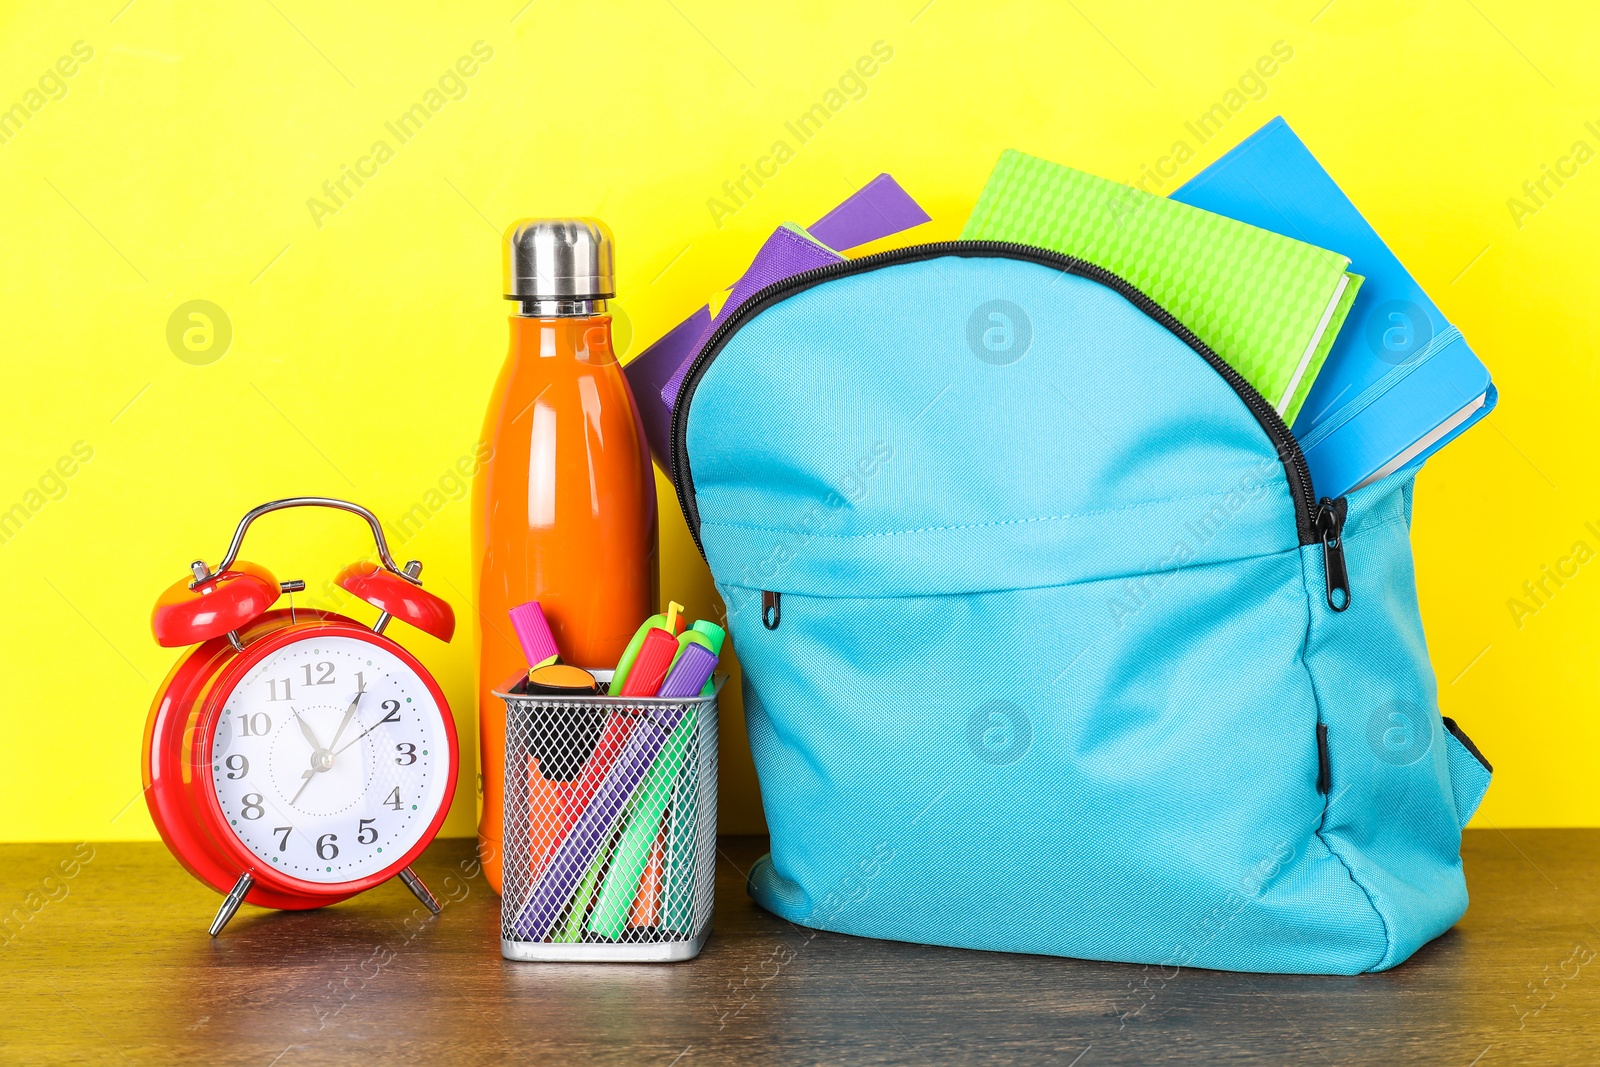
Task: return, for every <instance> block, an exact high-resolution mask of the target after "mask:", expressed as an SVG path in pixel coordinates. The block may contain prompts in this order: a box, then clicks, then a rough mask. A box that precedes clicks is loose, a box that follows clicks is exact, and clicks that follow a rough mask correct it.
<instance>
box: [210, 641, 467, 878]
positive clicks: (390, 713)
mask: <svg viewBox="0 0 1600 1067" xmlns="http://www.w3.org/2000/svg"><path fill="white" fill-rule="evenodd" d="M449 766H450V756H449V742H448V740H447V733H446V727H445V724H444V719H443V716H442V715H441V713H440V708H439V706H438V704H437V703H436V702H435V701H434V699H433V697H432V696H431V695H430V693H429V688H428V686H427V685H426V684H424V682H423V681H422V679H421V678H420V677H419V676H418V675H417V673H416V672H415V671H414V670H413V669H412V668H411V667H409V666H408V665H407V664H405V663H404V662H403V661H401V660H400V658H399V657H397V656H395V655H394V654H393V653H392V652H390V651H388V650H387V649H385V648H384V647H383V646H382V645H378V644H374V643H372V642H369V641H363V640H359V639H356V638H353V637H343V636H326V635H323V636H317V635H308V636H307V637H306V638H304V639H302V640H299V641H295V642H292V643H290V644H287V645H285V646H284V647H282V648H280V649H278V650H277V651H275V652H272V653H270V654H269V655H268V656H267V657H266V658H265V659H264V660H262V662H260V663H258V664H256V665H255V666H254V667H253V668H251V669H250V670H249V671H247V672H246V673H245V675H244V677H243V679H242V680H241V681H240V682H239V684H238V685H237V686H235V688H234V690H233V692H232V693H230V694H229V695H228V698H227V701H226V702H225V703H224V705H223V709H222V714H221V718H220V719H219V721H218V723H217V731H216V737H215V740H214V741H213V743H212V746H211V777H212V784H213V788H214V789H215V791H216V797H217V802H218V804H219V805H220V807H221V810H222V817H223V818H224V819H225V820H226V822H227V824H228V826H229V828H230V829H231V830H232V831H233V832H234V833H235V834H237V835H238V837H239V840H240V841H241V842H243V844H244V846H245V847H246V848H248V849H249V850H250V851H251V852H252V853H254V854H255V855H256V856H257V857H258V858H259V859H260V860H261V863H262V865H263V866H266V867H270V868H272V869H274V870H277V871H281V872H283V873H284V874H285V875H287V876H289V877H292V878H299V879H302V880H304V881H308V882H349V881H353V880H355V879H358V878H362V877H366V876H370V875H373V874H376V873H378V872H379V871H382V870H383V869H384V868H385V867H388V866H390V865H392V864H393V863H394V862H395V861H396V860H397V859H399V858H401V857H403V856H404V855H405V854H406V853H407V851H408V850H409V849H410V848H411V847H412V846H413V845H415V844H416V843H417V841H418V839H419V838H421V837H422V835H423V834H424V833H425V832H426V831H427V829H428V826H429V825H430V824H431V822H432V821H433V817H434V815H435V814H436V812H437V811H438V809H439V806H440V804H441V803H443V799H444V793H445V786H446V784H447V783H446V782H445V777H446V775H447V774H448V772H449Z"/></svg>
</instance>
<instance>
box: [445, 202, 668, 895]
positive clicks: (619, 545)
mask: <svg viewBox="0 0 1600 1067" xmlns="http://www.w3.org/2000/svg"><path fill="white" fill-rule="evenodd" d="M504 253H505V256H504V264H505V290H504V292H505V298H506V299H507V300H515V301H516V302H517V311H516V314H514V315H513V316H512V317H511V320H510V321H511V349H510V352H509V353H508V355H507V356H506V362H505V366H504V367H502V368H501V370H500V378H499V380H498V381H497V382H496V383H495V387H494V395H493V397H492V398H491V399H490V401H489V410H488V413H487V415H486V416H485V417H484V422H483V440H484V442H485V443H486V444H487V445H488V446H489V448H490V452H489V458H488V460H487V461H486V462H485V463H484V464H483V465H482V466H481V467H480V468H479V469H478V473H477V477H476V478H475V479H474V481H473V487H472V488H473V492H472V565H473V571H474V580H475V581H476V582H477V597H478V611H477V616H476V618H475V620H474V622H475V626H474V633H475V635H476V637H477V648H478V671H477V685H478V773H479V777H480V780H481V783H482V793H483V803H482V807H481V808H480V811H479V816H478V845H479V852H480V854H481V856H482V859H483V866H484V870H485V873H486V874H487V876H488V879H489V884H490V885H492V886H493V887H494V889H495V891H496V892H498V891H499V889H500V872H501V851H502V850H501V840H500V838H501V819H502V800H503V792H504V790H503V788H502V785H503V782H502V779H503V775H504V760H505V737H506V711H505V702H504V701H502V700H500V699H499V698H497V697H495V696H494V690H495V689H496V688H497V687H499V686H501V685H503V684H505V683H506V682H507V681H508V680H510V679H512V678H513V676H515V675H516V674H517V672H519V671H525V670H526V669H527V667H528V664H526V663H525V662H524V661H523V656H522V652H521V651H520V649H519V647H518V644H517V641H516V637H515V635H514V634H513V632H512V629H511V623H510V620H509V618H508V617H507V612H508V611H509V610H510V609H511V608H512V607H515V606H516V605H518V604H522V603H526V602H527V601H529V600H537V601H538V602H539V604H540V606H541V607H542V608H543V609H544V614H545V618H546V619H547V620H548V621H549V623H550V629H551V632H552V634H553V635H554V637H555V639H556V645H557V647H558V648H559V649H560V651H561V656H562V659H563V661H564V662H566V663H571V664H575V665H576V666H579V667H586V668H591V669H594V668H602V669H609V668H611V667H614V666H615V665H616V662H617V660H618V658H619V657H620V656H621V655H622V652H623V650H624V649H625V648H626V647H627V644H628V641H629V639H630V638H631V637H632V636H633V633H634V631H635V630H636V629H637V628H638V626H639V624H640V622H642V621H643V620H644V619H646V618H647V617H649V616H650V615H651V613H653V612H654V611H655V610H656V603H657V595H656V590H657V582H658V577H657V565H656V492H655V475H654V472H653V470H652V468H651V465H650V451H649V448H648V446H647V445H646V444H645V438H644V426H643V424H642V423H641V422H640V419H639V409H638V407H637V406H636V405H635V403H634V399H633V393H632V392H631V391H630V390H629V389H628V381H627V379H626V378H625V377H624V376H623V373H622V366H621V364H619V363H618V362H617V355H616V353H615V352H614V351H613V350H612V347H611V316H610V315H608V314H607V313H606V301H607V300H608V299H610V298H612V297H614V296H615V295H616V280H615V279H616V273H615V268H614V265H613V252H612V242H611V231H610V230H609V229H607V228H606V225H605V224H604V223H603V222H601V221H600V220H598V219H588V218H578V219H523V220H522V221H520V222H518V223H516V224H514V225H513V226H512V227H511V228H510V230H508V231H507V232H506V242H505V249H504Z"/></svg>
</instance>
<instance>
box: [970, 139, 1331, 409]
mask: <svg viewBox="0 0 1600 1067" xmlns="http://www.w3.org/2000/svg"><path fill="white" fill-rule="evenodd" d="M961 236H962V237H963V238H964V239H967V240H978V241H1015V242H1018V243H1021V244H1030V245H1036V246H1038V247H1041V248H1048V249H1050V250H1052V251H1055V252H1061V253H1063V254H1065V255H1069V256H1076V257H1078V258H1079V259H1085V260H1088V261H1089V262H1090V263H1093V264H1095V265H1096V266H1099V267H1104V268H1105V269H1106V270H1109V271H1111V272H1112V273H1113V274H1116V275H1118V276H1120V277H1121V278H1123V279H1124V280H1126V281H1128V282H1129V283H1131V284H1132V285H1133V286H1134V287H1136V288H1138V289H1139V290H1141V291H1142V292H1143V293H1144V294H1145V295H1146V296H1148V297H1150V298H1151V299H1152V300H1154V301H1155V302H1156V303H1158V304H1160V305H1161V306H1162V307H1164V308H1166V309H1167V311H1169V312H1171V313H1172V315H1173V317H1175V318H1176V319H1177V320H1178V321H1179V322H1181V323H1183V324H1184V325H1185V326H1187V327H1189V329H1190V330H1192V331H1193V332H1194V334H1195V336H1197V337H1199V338H1200V340H1202V341H1204V342H1205V343H1206V344H1207V345H1208V346H1209V347H1210V348H1211V350H1212V351H1213V352H1215V353H1216V354H1217V355H1219V356H1221V357H1222V358H1223V359H1224V360H1226V361H1227V362H1228V363H1229V364H1230V365H1232V366H1233V368H1234V369H1235V370H1237V371H1238V372H1239V373H1240V374H1242V375H1243V376H1244V378H1245V380H1246V381H1248V382H1249V383H1250V384H1251V385H1253V386H1255V387H1256V389H1257V391H1259V392H1260V393H1261V395H1262V396H1264V397H1266V398H1267V400H1268V402H1269V403H1271V404H1272V406H1273V407H1275V408H1277V410H1278V414H1279V415H1282V416H1283V420H1284V422H1287V423H1290V424H1292V423H1293V422H1294V419H1295V416H1296V415H1298V414H1299V413H1300V405H1301V404H1303V403H1305V399H1306V394H1307V393H1308V392H1310V391H1311V383H1312V382H1314V381H1315V380H1316V377H1317V372H1318V371H1320V370H1321V369H1322V363H1323V361H1324V360H1325V359H1327V358H1328V350H1329V349H1330V348H1331V347H1332V346H1333V340H1334V338H1335V337H1337V336H1338V334H1339V327H1340V326H1342V325H1344V320H1345V316H1346V315H1348V314H1349V312H1350V305H1351V303H1352V302H1354V300H1355V297H1356V290H1357V289H1359V288H1360V287H1361V278H1360V277H1359V276H1358V275H1354V274H1350V273H1349V272H1347V271H1346V270H1345V268H1346V267H1348V266H1349V265H1350V259H1349V257H1347V256H1342V255H1340V254H1339V253H1337V252H1329V251H1328V250H1326V249H1323V248H1317V247H1315V246H1313V245H1308V244H1306V243H1304V242H1303V241H1296V240H1293V239H1292V238H1288V237H1283V236H1281V235H1279V234H1276V233H1272V232H1270V231H1268V230H1262V229H1258V228H1257V227H1255V226H1247V225H1245V224H1244V223H1242V222H1235V221H1234V220H1233V219H1229V218H1224V217H1223V216H1221V215H1213V214H1212V213H1211V212H1209V211H1201V210H1200V209H1199V208H1193V207H1189V206H1188V205H1187V204H1180V203H1178V202H1177V201H1175V200H1168V199H1167V198H1165V197H1161V196H1155V195H1152V194H1150V193H1146V192H1144V191H1143V190H1140V189H1135V188H1133V187H1132V186H1128V185H1121V184H1118V183H1117V182H1113V181H1108V180H1107V179H1105V178H1097V177H1095V176H1094V175H1093V174H1085V173H1084V172H1083V171H1080V170H1073V169H1072V168H1071V167H1063V166H1061V165H1060V164H1058V163H1051V162H1050V161H1048V160H1044V159H1038V158H1035V157H1034V156H1029V155H1024V154H1023V153H1021V152H1017V151H1013V150H1007V151H1006V152H1005V153H1004V154H1002V155H1001V156H1000V162H999V163H998V164H996V165H995V168H994V173H992V174H990V175H989V182H988V184H987V185H985V186H984V187H983V193H982V195H980V196H979V197H978V204H977V206H976V207H975V208H973V209H972V217H971V218H969V219H968V220H967V226H966V229H965V230H963V231H962V233H961Z"/></svg>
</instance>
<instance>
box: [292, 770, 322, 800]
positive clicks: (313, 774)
mask: <svg viewBox="0 0 1600 1067" xmlns="http://www.w3.org/2000/svg"><path fill="white" fill-rule="evenodd" d="M316 776H317V772H316V770H315V768H313V769H312V770H309V771H306V772H305V773H304V774H302V775H301V776H300V777H302V778H304V779H305V781H303V782H301V783H300V789H299V791H298V792H296V793H295V795H294V799H293V800H290V801H289V806H290V807H291V808H292V807H294V805H295V801H297V800H299V799H300V794H301V793H304V792H305V791H306V786H308V785H310V784H311V779H313V778H315V777H316Z"/></svg>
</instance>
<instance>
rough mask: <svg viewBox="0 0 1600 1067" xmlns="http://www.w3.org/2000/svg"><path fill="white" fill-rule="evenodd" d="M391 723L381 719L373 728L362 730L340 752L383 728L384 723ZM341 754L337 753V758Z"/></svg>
mask: <svg viewBox="0 0 1600 1067" xmlns="http://www.w3.org/2000/svg"><path fill="white" fill-rule="evenodd" d="M389 721H390V720H389V719H387V718H384V719H379V720H378V721H377V722H375V723H373V724H372V725H371V726H369V727H367V728H366V729H365V730H362V731H361V732H360V733H359V734H356V735H355V736H354V737H352V738H351V739H350V740H349V741H347V742H345V744H344V748H341V749H339V752H343V751H344V750H345V749H346V748H349V747H350V746H351V745H353V744H355V743H356V742H357V741H359V740H361V739H362V738H363V737H366V736H367V735H368V734H370V733H371V732H372V731H374V730H376V729H377V728H378V727H380V726H382V725H383V724H384V723H386V722H389ZM394 721H399V720H394ZM339 752H335V753H334V755H335V756H337V755H338V754H339Z"/></svg>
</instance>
